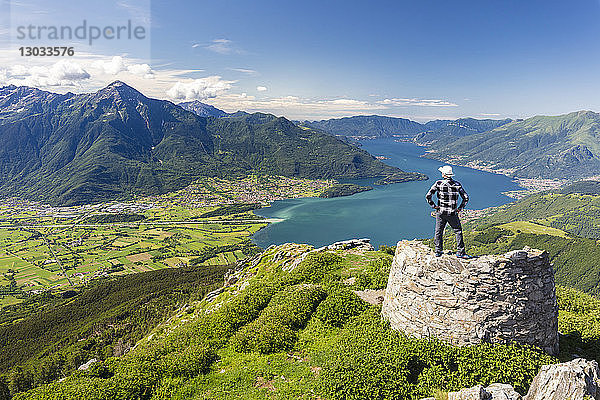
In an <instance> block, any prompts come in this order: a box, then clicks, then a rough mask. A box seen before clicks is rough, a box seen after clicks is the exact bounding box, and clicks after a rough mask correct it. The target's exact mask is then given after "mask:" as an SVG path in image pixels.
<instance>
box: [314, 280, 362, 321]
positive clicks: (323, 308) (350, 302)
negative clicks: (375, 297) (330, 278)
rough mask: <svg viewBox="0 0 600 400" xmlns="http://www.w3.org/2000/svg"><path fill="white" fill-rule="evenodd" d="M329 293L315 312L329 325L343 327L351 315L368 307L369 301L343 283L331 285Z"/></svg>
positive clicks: (317, 316)
mask: <svg viewBox="0 0 600 400" xmlns="http://www.w3.org/2000/svg"><path fill="white" fill-rule="evenodd" d="M328 293H329V294H328V296H327V298H326V299H325V300H323V301H322V302H321V304H320V305H319V307H317V310H316V312H315V318H318V319H320V320H321V321H323V322H325V323H326V324H328V325H331V326H335V327H342V326H343V325H344V324H345V323H346V322H347V321H348V320H349V319H350V318H351V317H353V316H355V315H358V314H360V313H361V312H363V311H364V310H365V309H366V308H367V303H365V302H364V301H363V300H362V299H360V298H359V297H358V296H357V295H355V294H354V293H353V292H352V291H351V290H350V289H348V288H345V287H343V286H341V285H331V286H330V287H329V288H328Z"/></svg>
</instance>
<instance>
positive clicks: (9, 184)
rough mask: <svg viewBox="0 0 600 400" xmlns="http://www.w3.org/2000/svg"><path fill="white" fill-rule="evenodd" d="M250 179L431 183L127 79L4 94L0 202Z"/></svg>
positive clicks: (82, 198)
mask: <svg viewBox="0 0 600 400" xmlns="http://www.w3.org/2000/svg"><path fill="white" fill-rule="evenodd" d="M240 143H241V144H240ZM249 172H253V173H270V174H280V175H286V176H296V177H303V178H346V177H347V178H362V177H385V176H389V175H397V174H399V175H401V176H402V177H403V178H404V179H406V180H412V179H426V176H425V175H422V174H418V173H405V172H404V171H401V170H400V169H398V168H395V167H391V166H388V165H386V164H384V163H382V162H381V161H379V160H376V159H375V158H374V157H373V156H371V155H370V154H368V153H367V152H365V151H363V150H360V149H358V148H356V147H354V146H350V145H348V144H346V143H344V142H342V141H340V140H338V139H335V138H334V137H332V136H330V135H326V134H323V133H319V132H315V131H313V130H306V129H302V128H300V127H297V126H296V125H294V124H293V123H291V122H290V121H288V120H286V119H285V118H283V117H280V118H277V117H275V116H272V115H268V114H245V113H236V114H234V115H232V116H231V117H229V118H225V119H218V118H214V117H200V116H197V115H196V114H195V113H193V112H190V111H187V110H185V109H183V108H181V107H179V106H177V105H175V104H173V103H171V102H169V101H166V100H159V99H153V98H149V97H146V96H144V95H143V94H142V93H140V92H139V91H137V90H136V89H134V88H132V87H130V86H128V85H126V84H125V83H123V82H120V81H115V82H113V83H111V84H109V85H108V86H106V87H105V88H102V89H100V90H98V91H96V92H94V93H84V94H72V93H67V94H64V95H61V94H54V93H51V92H46V91H41V90H39V89H34V88H27V87H14V86H9V87H3V88H0V173H1V175H0V195H3V196H8V197H11V196H22V197H25V198H29V199H34V200H40V201H44V202H48V203H51V204H62V205H73V204H83V203H89V202H97V201H103V200H106V199H115V198H121V197H130V196H132V195H134V194H158V193H165V192H169V191H173V190H177V189H180V188H182V187H184V186H186V185H188V184H189V183H191V182H192V181H193V180H194V179H196V178H198V177H200V176H229V175H231V176H241V175H245V174H247V173H249Z"/></svg>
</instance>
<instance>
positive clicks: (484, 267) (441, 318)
mask: <svg viewBox="0 0 600 400" xmlns="http://www.w3.org/2000/svg"><path fill="white" fill-rule="evenodd" d="M382 314H383V316H384V317H385V318H386V319H388V320H389V321H390V323H391V327H392V328H393V329H397V330H400V331H402V332H404V333H406V334H407V335H409V336H413V337H417V338H428V337H436V338H438V339H440V340H442V341H445V342H447V343H451V344H454V345H472V344H476V343H480V342H492V343H510V342H515V343H520V344H530V345H534V346H538V347H540V348H542V349H543V350H544V351H545V352H547V353H549V354H552V355H557V354H558V306H557V302H556V293H555V286H554V274H553V271H552V267H551V265H550V261H549V259H548V254H547V253H546V252H542V251H539V250H532V249H529V248H525V249H523V250H515V251H511V252H509V253H506V254H504V255H487V256H483V257H479V258H476V259H472V260H461V259H458V258H456V257H454V256H449V255H443V256H442V257H439V258H438V257H435V254H434V252H433V250H431V249H430V248H429V247H427V246H426V245H424V244H422V243H421V242H419V241H400V242H398V245H397V248H396V253H395V256H394V261H393V263H392V267H391V271H390V276H389V280H388V285H387V288H386V292H385V298H384V302H383V309H382Z"/></svg>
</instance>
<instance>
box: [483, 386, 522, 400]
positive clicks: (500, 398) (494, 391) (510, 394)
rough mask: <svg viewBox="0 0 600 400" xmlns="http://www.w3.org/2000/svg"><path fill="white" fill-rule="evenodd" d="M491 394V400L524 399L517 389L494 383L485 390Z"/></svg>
mask: <svg viewBox="0 0 600 400" xmlns="http://www.w3.org/2000/svg"><path fill="white" fill-rule="evenodd" d="M485 391H486V392H487V393H489V394H490V396H491V397H490V400H521V399H522V397H521V395H520V394H519V393H517V392H516V391H515V389H514V388H513V387H512V386H511V385H508V384H506V383H492V384H491V385H489V386H488V387H486V388H485Z"/></svg>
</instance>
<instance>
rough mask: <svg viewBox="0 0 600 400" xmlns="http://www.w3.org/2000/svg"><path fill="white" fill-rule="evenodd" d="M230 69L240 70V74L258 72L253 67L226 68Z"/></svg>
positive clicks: (254, 73)
mask: <svg viewBox="0 0 600 400" xmlns="http://www.w3.org/2000/svg"><path fill="white" fill-rule="evenodd" d="M227 69H229V70H230V71H235V72H241V73H242V74H248V75H256V74H258V71H255V70H253V69H248V68H227Z"/></svg>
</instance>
